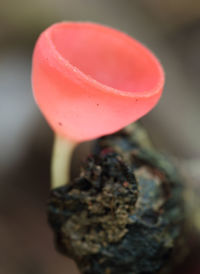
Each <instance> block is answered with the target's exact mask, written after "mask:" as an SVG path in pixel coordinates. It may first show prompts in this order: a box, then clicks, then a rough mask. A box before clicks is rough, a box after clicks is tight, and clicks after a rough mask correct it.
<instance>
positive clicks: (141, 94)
mask: <svg viewBox="0 0 200 274" xmlns="http://www.w3.org/2000/svg"><path fill="white" fill-rule="evenodd" d="M70 25H73V26H75V25H76V26H78V27H87V28H88V27H89V28H97V29H98V31H101V32H102V31H108V32H112V33H113V35H115V36H117V38H118V39H124V40H127V42H129V43H130V42H131V43H133V44H135V45H136V47H140V48H142V50H144V51H145V53H146V54H148V55H149V56H150V57H151V58H152V64H153V65H154V66H157V69H158V73H157V74H158V77H157V78H158V82H157V84H156V85H155V87H154V88H152V89H150V90H144V91H132V92H131V91H125V90H121V89H117V88H113V87H111V86H109V85H106V84H103V83H101V82H100V81H98V80H96V79H94V78H93V77H92V76H90V75H88V74H86V73H84V72H83V71H81V70H80V69H79V68H78V67H77V66H75V65H73V64H72V63H70V62H69V60H68V59H67V58H64V57H63V55H62V53H61V52H60V51H59V50H58V49H57V48H56V46H55V44H54V43H53V39H52V30H53V29H54V28H56V27H68V26H70ZM41 35H45V37H46V39H47V41H48V44H49V46H50V49H51V50H52V54H54V56H56V57H57V58H58V60H59V61H60V62H59V64H60V65H61V66H63V69H64V70H65V69H67V70H70V72H71V73H73V74H74V75H76V78H78V79H79V80H80V81H81V82H82V83H84V84H86V85H88V84H89V85H90V86H93V87H94V88H98V89H100V90H101V92H104V93H106V94H110V95H115V96H116V95H118V96H123V97H131V98H140V99H142V98H148V97H152V96H154V95H156V94H157V93H159V92H161V90H162V89H163V86H164V81H165V73H164V70H163V68H162V65H161V63H160V62H159V60H158V58H157V57H156V56H155V55H154V53H152V52H151V51H150V50H149V49H148V48H147V47H146V46H144V45H143V44H142V43H140V42H138V41H137V40H135V39H134V38H132V37H131V36H129V35H128V34H126V33H124V32H121V31H118V30H116V29H114V28H112V27H108V26H105V25H102V24H98V23H92V22H83V21H79V22H73V21H67V22H65V21H63V22H59V23H55V24H53V25H51V26H50V27H48V28H47V29H46V30H44V32H42V33H41V34H40V36H41Z"/></svg>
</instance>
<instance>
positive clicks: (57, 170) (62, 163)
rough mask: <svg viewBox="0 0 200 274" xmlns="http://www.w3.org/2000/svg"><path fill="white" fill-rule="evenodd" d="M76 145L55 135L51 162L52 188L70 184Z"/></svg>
mask: <svg viewBox="0 0 200 274" xmlns="http://www.w3.org/2000/svg"><path fill="white" fill-rule="evenodd" d="M75 146H76V143H73V142H71V141H70V140H67V139H64V138H62V137H60V136H58V135H55V140H54V145H53V152H52V160H51V188H52V189H53V188H56V187H60V186H63V185H65V184H67V183H68V182H69V179H70V167H71V156H72V153H73V150H74V148H75Z"/></svg>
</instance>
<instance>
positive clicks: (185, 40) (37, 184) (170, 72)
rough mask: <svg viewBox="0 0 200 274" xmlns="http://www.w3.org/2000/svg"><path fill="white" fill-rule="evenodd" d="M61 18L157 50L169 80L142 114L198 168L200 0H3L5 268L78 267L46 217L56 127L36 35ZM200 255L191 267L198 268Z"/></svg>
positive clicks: (32, 271)
mask: <svg viewBox="0 0 200 274" xmlns="http://www.w3.org/2000/svg"><path fill="white" fill-rule="evenodd" d="M63 20H79V21H81V20H84V21H94V22H99V23H103V24H106V25H109V26H112V27H115V28H117V29H120V30H122V31H124V32H126V33H128V34H130V35H132V36H133V37H135V38H136V39H138V40H140V41H141V42H143V43H144V44H145V45H147V46H148V47H149V48H150V49H152V51H154V52H155V53H156V55H157V56H158V57H159V59H160V60H161V62H162V64H163V66H164V68H165V72H166V86H165V91H164V94H163V97H162V99H161V101H160V103H159V105H158V106H157V107H156V108H155V109H154V110H153V111H152V112H151V113H150V114H148V115H147V116H146V117H145V118H143V119H142V120H143V123H144V125H145V126H146V128H147V129H148V131H149V133H150V135H151V136H152V138H153V140H154V143H155V144H156V145H157V146H158V147H159V148H160V149H161V150H164V151H167V152H168V153H171V154H173V155H174V156H175V157H177V158H178V159H180V161H183V162H190V163H191V162H192V163H195V165H196V167H197V168H196V169H195V172H196V173H195V175H194V177H195V178H198V176H199V174H197V173H199V170H200V166H199V167H198V166H197V164H196V163H198V161H199V159H200V110H199V108H200V1H199V0H168V1H160V0H140V1H133V0H132V1H131V0H123V1H122V0H84V1H83V0H34V1H29V0H26V1H25V0H18V1H16V0H12V1H11V0H0V125H1V127H0V274H55V273H56V274H77V273H78V270H77V268H76V266H75V265H74V263H73V262H72V261H70V260H69V259H67V258H64V257H63V256H61V255H60V254H58V253H57V252H56V251H55V249H54V245H53V236H52V233H51V231H50V229H49V227H48V225H47V221H46V212H45V210H46V200H47V198H48V191H49V181H50V180H49V166H50V155H51V147H52V142H53V133H52V131H51V130H50V128H49V127H48V125H47V124H46V122H45V121H44V119H43V117H42V115H41V114H40V112H39V110H38V108H37V107H36V105H35V102H34V99H33V96H32V91H31V82H30V74H31V57H32V50H33V47H34V44H35V41H36V39H37V37H38V35H39V34H40V32H41V31H42V30H44V29H45V28H46V27H48V26H49V25H50V24H52V23H54V22H57V21H63ZM197 180H198V179H197ZM195 254H196V253H195ZM196 256H197V254H196V255H195V256H192V259H191V260H190V263H191V262H192V263H191V264H192V266H191V265H190V264H189V263H188V262H186V265H185V267H184V268H185V272H184V273H187V274H189V273H194V274H200V268H198V266H197V263H196V260H195V259H194V258H195V257H196ZM182 273H183V272H182Z"/></svg>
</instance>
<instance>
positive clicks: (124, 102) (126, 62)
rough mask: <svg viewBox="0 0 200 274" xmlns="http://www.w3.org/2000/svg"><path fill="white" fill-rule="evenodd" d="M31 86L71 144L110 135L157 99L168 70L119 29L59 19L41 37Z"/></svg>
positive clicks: (142, 113)
mask: <svg viewBox="0 0 200 274" xmlns="http://www.w3.org/2000/svg"><path fill="white" fill-rule="evenodd" d="M32 84H33V91H34V96H35V99H36V102H37V104H38V105H39V107H40V109H41V111H42V113H43V114H44V116H45V117H46V119H47V121H48V122H49V124H50V125H51V127H52V128H53V130H54V131H55V132H56V134H57V135H58V136H60V137H61V138H64V139H65V140H70V141H71V142H72V143H78V142H82V141H86V140H91V139H95V138H98V137H100V136H102V135H107V134H111V133H113V132H115V131H117V130H119V129H121V128H123V127H124V126H126V125H128V124H130V123H131V122H134V121H136V120H137V119H139V118H140V117H142V116H143V115H145V114H146V113H147V112H148V111H150V110H151V109H152V108H153V107H154V106H155V105H156V103H157V102H158V100H159V98H160V96H161V93H162V89H163V85H164V73H163V69H162V67H161V65H160V63H159V61H158V60H157V58H156V57H155V56H154V55H153V54H152V53H151V52H150V51H149V50H148V49H147V48H146V47H145V46H143V45H142V44H140V43H139V42H138V41H136V40H134V39H133V38H131V37H129V36H128V35H127V34H124V33H122V32H120V31H117V30H115V29H113V28H110V27H106V26H102V25H99V24H96V23H87V22H63V23H57V24H54V25H52V26H50V27H49V28H48V29H46V30H45V31H44V32H43V33H42V34H41V35H40V37H39V39H38V41H37V43H36V46H35V50H34V55H33V69H32Z"/></svg>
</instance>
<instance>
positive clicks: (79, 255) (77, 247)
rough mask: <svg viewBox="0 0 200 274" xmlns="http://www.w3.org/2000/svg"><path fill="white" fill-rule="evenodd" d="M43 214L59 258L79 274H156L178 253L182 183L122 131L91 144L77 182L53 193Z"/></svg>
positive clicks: (144, 142)
mask: <svg viewBox="0 0 200 274" xmlns="http://www.w3.org/2000/svg"><path fill="white" fill-rule="evenodd" d="M48 210H49V223H50V224H51V226H52V228H53V230H54V232H55V238H56V242H57V246H58V248H59V250H60V251H61V252H62V253H64V254H66V255H67V256H69V257H71V258H73V259H74V260H75V261H76V262H77V264H78V267H79V268H80V270H81V272H82V273H86V274H94V273H95V274H100V273H106V274H111V273H113V274H121V273H123V274H133V273H134V274H145V273H157V272H159V271H160V270H161V269H162V268H163V266H166V265H169V260H170V257H171V256H172V253H173V250H174V249H176V246H177V245H179V243H178V239H179V238H180V235H181V230H182V224H183V221H184V217H183V216H184V210H183V204H182V182H181V179H180V178H179V176H178V174H177V171H176V169H175V168H174V166H173V165H172V164H171V163H170V161H169V160H168V159H167V158H166V157H165V156H164V155H162V154H159V153H157V152H156V151H155V150H154V149H153V148H152V146H151V144H150V142H149V140H148V138H147V136H146V134H145V132H144V131H143V130H142V129H141V128H140V127H138V126H135V125H134V126H129V127H127V128H126V129H124V130H122V131H120V132H118V133H116V134H114V135H110V136H107V137H103V138H101V139H99V140H98V141H97V143H96V146H95V148H94V155H91V156H89V157H88V159H87V160H86V162H85V164H84V166H83V167H82V171H81V173H80V176H79V177H78V178H76V179H75V180H74V181H73V182H71V183H70V184H68V185H67V186H65V187H61V188H57V189H54V190H52V192H51V197H50V201H49V206H48ZM174 252H175V251H174Z"/></svg>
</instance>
